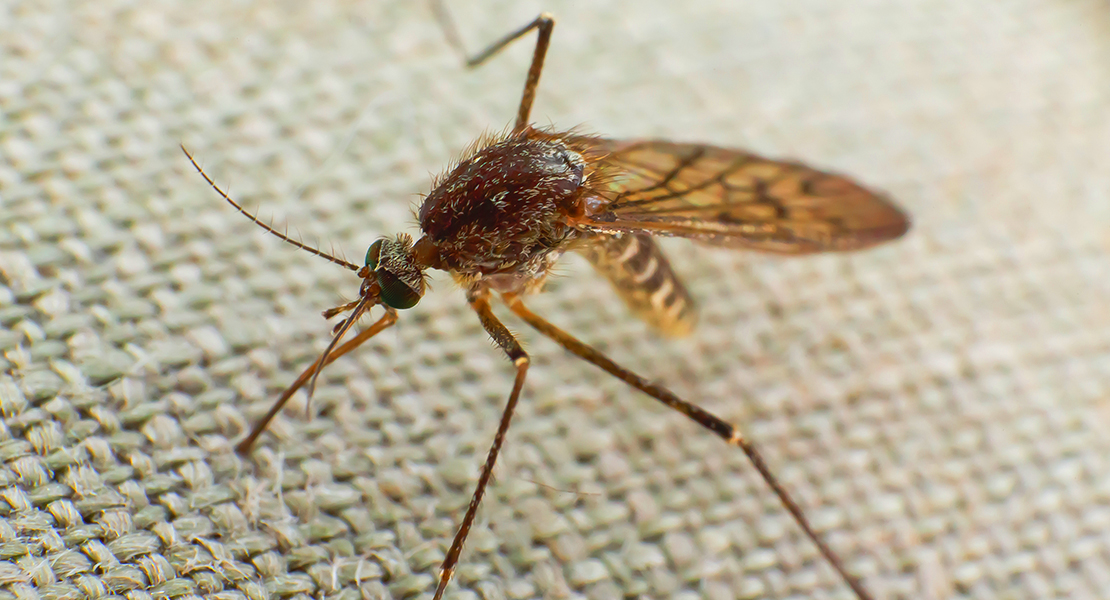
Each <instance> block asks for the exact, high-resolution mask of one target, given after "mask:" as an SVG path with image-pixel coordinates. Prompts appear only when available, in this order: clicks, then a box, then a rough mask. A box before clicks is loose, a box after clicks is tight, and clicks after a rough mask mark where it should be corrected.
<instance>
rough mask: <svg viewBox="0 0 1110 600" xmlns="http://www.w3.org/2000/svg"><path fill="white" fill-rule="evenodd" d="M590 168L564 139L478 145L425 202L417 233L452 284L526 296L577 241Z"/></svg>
mask: <svg viewBox="0 0 1110 600" xmlns="http://www.w3.org/2000/svg"><path fill="white" fill-rule="evenodd" d="M587 167H588V161H587V160H586V159H585V158H584V157H583V156H582V154H581V153H580V152H578V151H576V150H575V148H573V147H572V145H571V144H569V143H567V141H565V139H564V138H561V137H559V136H555V135H552V134H548V133H544V132H540V131H537V130H534V129H527V130H525V131H522V132H516V133H513V134H511V135H509V136H507V137H500V138H495V139H489V140H482V141H480V142H479V143H478V144H476V146H475V149H474V150H472V152H470V153H468V155H467V156H466V157H465V158H464V159H463V160H461V161H460V162H459V164H458V165H457V166H455V167H454V168H453V169H451V170H450V171H448V172H447V174H446V175H444V176H442V177H441V178H440V179H439V181H438V182H437V184H436V185H435V187H434V189H433V190H432V192H431V193H430V194H429V195H428V197H427V198H425V200H424V204H423V205H422V206H421V207H420V213H419V216H420V228H421V229H422V230H423V231H424V235H425V237H426V238H427V241H430V242H431V243H432V244H434V246H435V247H436V249H437V250H438V254H439V260H440V262H441V265H440V266H441V268H444V269H447V270H448V271H451V272H452V273H453V274H454V275H455V276H456V277H457V278H459V279H461V280H465V281H483V282H484V283H485V284H486V285H488V286H489V287H491V288H494V289H498V290H499V291H505V292H516V291H523V290H524V289H525V288H527V287H529V286H530V285H531V284H533V283H538V281H539V280H542V278H543V276H544V275H545V273H546V271H547V269H548V268H549V267H550V265H551V263H553V262H554V261H555V259H556V258H558V255H559V254H560V253H561V251H562V249H563V248H564V247H565V245H566V244H565V242H567V241H568V240H570V239H571V238H573V237H575V235H576V233H577V230H575V229H574V228H572V227H571V226H569V225H568V219H569V218H572V217H573V216H576V215H580V214H581V213H582V210H583V209H582V205H583V196H584V194H585V192H586V190H587V188H588V186H587V185H586V181H587V179H588V176H589V174H588V172H587V171H588V168H587ZM425 243H426V242H425Z"/></svg>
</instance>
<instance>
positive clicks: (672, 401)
mask: <svg viewBox="0 0 1110 600" xmlns="http://www.w3.org/2000/svg"><path fill="white" fill-rule="evenodd" d="M505 303H506V304H508V305H509V309H510V310H512V311H513V312H514V313H516V314H517V315H518V316H519V317H520V318H522V319H524V320H525V321H526V322H527V323H528V324H529V325H531V326H532V327H534V328H536V329H537V330H538V331H539V332H540V333H542V334H544V335H546V336H547V337H549V338H551V339H553V340H555V342H557V343H558V344H559V345H560V346H562V347H563V348H565V349H566V350H568V351H569V352H570V353H571V354H574V355H575V356H577V357H579V358H581V359H583V360H585V361H587V362H589V363H592V364H594V365H595V366H597V367H600V368H601V369H602V370H603V371H606V372H608V373H609V374H610V375H613V376H614V377H616V378H617V379H620V380H621V381H624V382H625V383H627V384H628V385H630V386H632V387H634V388H636V389H638V390H640V391H642V392H644V393H645V394H647V395H649V396H651V397H652V398H655V399H656V400H658V401H660V402H662V403H663V404H666V405H667V406H669V407H671V408H673V409H675V410H677V411H678V412H680V413H682V414H684V415H686V416H687V417H690V418H691V419H693V420H694V421H696V422H697V423H698V424H699V425H701V426H702V427H705V428H706V429H708V430H710V431H712V432H713V433H715V434H717V436H719V437H720V438H721V439H723V440H725V441H726V442H728V443H729V444H730V445H733V446H737V447H739V448H740V449H741V450H743V451H744V454H746V455H747V456H748V459H749V460H750V461H751V462H752V464H753V465H755V468H756V470H758V471H759V474H760V475H761V476H762V477H763V480H764V481H766V482H767V485H769V486H770V487H771V489H772V490H774V492H775V495H777V496H778V497H779V500H781V501H782V503H783V505H784V506H785V507H786V510H788V511H789V512H790V514H791V515H793V517H794V520H795V521H797V522H798V525H800V526H801V527H802V530H804V531H805V533H806V535H807V536H809V538H810V539H811V540H813V543H814V544H816V545H817V548H818V550H820V551H821V554H822V555H824V556H825V558H826V559H827V560H828V561H829V563H830V564H831V565H832V566H833V568H834V569H836V571H837V573H839V574H840V576H841V577H842V578H843V579H844V581H845V583H847V584H848V586H849V587H851V588H852V591H854V592H855V593H856V596H858V597H859V598H860V600H871V594H870V593H869V592H868V591H867V590H866V589H864V587H863V585H862V584H861V583H860V582H859V580H857V579H856V578H855V576H853V575H851V574H849V573H848V571H847V569H846V568H845V567H844V564H843V562H842V561H841V560H840V557H839V556H837V555H836V553H834V552H833V551H832V549H830V548H829V547H828V546H827V545H825V542H824V541H823V540H822V539H821V537H820V536H818V535H817V532H815V531H814V530H813V527H812V526H811V525H810V523H809V519H807V518H806V516H805V514H804V513H803V512H802V509H801V507H799V506H798V503H797V502H795V501H794V498H793V497H791V496H790V493H789V492H787V491H786V488H784V487H783V486H782V484H781V483H779V481H778V479H776V478H775V476H774V475H773V474H772V473H771V469H770V468H768V467H767V463H766V462H765V461H764V460H763V455H762V454H760V452H759V450H757V449H756V447H755V446H754V445H752V443H751V442H750V441H748V440H747V439H745V438H744V435H743V434H742V433H741V432H740V430H739V429H737V428H735V427H733V426H732V425H729V424H728V423H726V422H724V421H722V420H721V419H719V418H717V417H716V416H714V415H712V414H710V413H709V412H707V411H705V410H704V409H702V408H700V407H698V406H696V405H694V404H691V403H689V402H687V401H685V400H683V399H682V398H679V397H678V396H676V395H674V393H673V392H671V391H670V390H668V389H667V388H665V387H663V386H661V385H658V384H654V383H651V382H650V381H648V380H646V379H644V378H643V377H640V376H639V375H637V374H635V373H633V372H632V371H629V370H628V369H625V368H624V367H622V366H620V365H618V364H617V363H615V362H613V361H612V360H610V359H609V358H608V357H606V356H605V355H604V354H602V353H601V352H598V351H597V350H595V349H594V348H592V347H590V346H587V345H586V344H584V343H582V342H580V341H578V340H577V339H575V338H574V337H573V336H571V335H570V334H569V333H567V332H565V331H563V330H561V329H559V328H558V327H556V326H554V325H552V324H551V323H549V322H547V321H546V320H545V319H544V318H543V317H540V316H539V315H537V314H535V313H533V312H532V311H530V310H528V308H527V307H526V306H524V303H523V302H521V300H520V298H519V297H517V296H511V295H506V296H505Z"/></svg>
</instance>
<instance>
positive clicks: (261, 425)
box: [235, 309, 397, 454]
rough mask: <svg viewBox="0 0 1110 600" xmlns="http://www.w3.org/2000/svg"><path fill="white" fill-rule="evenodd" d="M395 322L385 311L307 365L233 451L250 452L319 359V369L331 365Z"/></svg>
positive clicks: (310, 377) (394, 318)
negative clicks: (344, 341) (322, 362)
mask: <svg viewBox="0 0 1110 600" xmlns="http://www.w3.org/2000/svg"><path fill="white" fill-rule="evenodd" d="M396 322H397V312H396V311H394V310H392V309H387V310H386V311H385V314H384V315H382V318H380V319H378V320H377V321H375V322H374V324H373V325H371V326H370V327H367V328H366V330H365V331H362V332H361V333H359V334H358V335H356V336H355V337H353V338H351V339H350V340H348V341H347V342H346V343H345V344H343V345H342V346H340V347H338V348H336V349H335V351H334V352H331V353H330V354H323V355H321V356H320V358H317V359H316V361H315V362H313V363H312V364H311V365H309V366H308V368H307V369H305V370H304V372H302V373H301V375H300V377H297V380H296V381H294V382H293V385H291V386H289V387H288V388H287V389H286V390H285V391H284V392H282V394H281V397H279V398H278V399H277V401H275V402H274V404H273V406H271V407H270V411H269V412H267V413H266V416H264V417H262V418H261V419H259V421H258V422H257V423H255V424H254V427H253V428H252V429H251V432H250V435H248V436H247V437H246V439H244V440H243V441H241V442H239V444H238V445H236V446H235V451H236V452H238V453H239V454H246V453H248V452H250V449H251V446H253V445H254V442H255V441H256V440H257V439H258V436H260V435H262V432H264V431H266V428H267V427H269V425H270V421H273V420H274V417H276V416H277V414H278V413H279V412H281V409H282V407H284V406H285V403H286V402H288V401H289V399H290V398H292V397H293V394H295V393H296V392H297V390H299V389H301V386H303V385H304V384H305V383H308V380H309V379H312V375H313V373H316V371H317V368H316V366H317V365H318V364H319V363H320V361H321V359H323V361H324V364H322V365H320V368H321V369H323V368H324V367H326V366H327V365H329V364H331V363H332V362H333V361H334V360H335V359H337V358H339V357H340V356H343V355H344V354H346V353H348V352H350V351H351V350H354V349H355V348H358V347H359V346H361V345H362V343H363V342H365V341H366V340H368V339H370V338H372V337H374V336H375V335H378V334H379V333H381V332H382V331H383V330H385V329H387V328H389V327H390V326H392V325H393V324H394V323H396Z"/></svg>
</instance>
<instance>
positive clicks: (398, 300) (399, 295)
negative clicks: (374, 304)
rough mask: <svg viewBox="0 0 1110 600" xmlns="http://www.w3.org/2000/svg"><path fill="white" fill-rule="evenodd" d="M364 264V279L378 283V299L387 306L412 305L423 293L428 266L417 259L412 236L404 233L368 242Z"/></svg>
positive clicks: (404, 306)
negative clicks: (365, 270)
mask: <svg viewBox="0 0 1110 600" xmlns="http://www.w3.org/2000/svg"><path fill="white" fill-rule="evenodd" d="M365 268H366V269H367V272H366V274H365V275H364V276H365V277H366V280H367V281H368V282H373V283H377V284H378V288H380V290H381V291H380V292H379V297H380V300H381V303H382V304H384V305H386V306H388V307H390V308H396V309H404V308H412V307H413V306H416V303H417V302H419V301H420V297H421V296H423V295H424V290H425V288H426V286H425V284H424V269H426V268H427V266H425V265H423V264H421V262H420V261H419V260H418V259H417V253H416V251H415V250H414V248H413V243H412V238H411V237H409V236H407V235H405V234H400V235H398V236H397V237H395V238H382V239H380V240H378V241H376V242H374V243H373V244H370V248H369V249H367V250H366V267H365Z"/></svg>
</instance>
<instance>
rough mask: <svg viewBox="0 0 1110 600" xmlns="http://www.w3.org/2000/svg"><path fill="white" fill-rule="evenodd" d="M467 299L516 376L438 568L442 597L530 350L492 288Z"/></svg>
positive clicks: (498, 449) (479, 500)
mask: <svg viewBox="0 0 1110 600" xmlns="http://www.w3.org/2000/svg"><path fill="white" fill-rule="evenodd" d="M467 300H468V301H469V302H470V306H471V308H473V309H474V312H476V313H478V318H479V319H481V321H482V327H484V328H485V330H486V332H487V333H489V336H490V337H491V338H493V341H494V342H496V343H497V345H498V346H501V349H502V350H504V351H505V354H507V355H508V356H509V360H511V361H512V362H513V367H515V368H516V379H515V380H514V381H513V391H512V392H510V393H509V401H508V403H506V404H505V410H504V411H503V412H502V413H501V423H500V424H499V425H498V426H497V434H496V435H494V436H493V444H492V445H491V446H490V448H489V454H487V455H486V464H484V465H483V466H482V472H481V474H480V475H479V476H478V485H477V487H475V488H474V495H473V496H472V497H471V498H470V506H468V507H467V509H466V516H464V517H463V520H462V523H461V524H460V525H459V531H458V532H457V533H456V534H455V539H453V540H451V548H450V549H449V550H448V551H447V556H446V557H445V558H444V559H443V565H442V566H441V567H440V571H439V586H438V587H436V593H435V597H434V599H433V600H439V599H440V598H442V597H443V590H444V589H446V588H447V583H448V582H449V581H451V576H452V575H453V574H454V573H455V565H457V564H458V563H459V554H460V553H461V552H462V547H463V543H464V542H465V541H466V536H467V535H469V534H470V528H471V526H473V525H474V517H475V516H476V515H477V513H478V505H479V504H481V503H482V496H483V495H485V493H486V486H487V485H489V480H490V477H491V476H493V465H494V463H496V462H497V455H498V453H500V452H501V444H502V443H503V442H504V441H505V433H506V432H507V431H508V430H509V423H510V422H511V421H512V419H513V411H514V410H515V409H516V403H517V400H519V399H520V390H521V389H522V388H523V387H524V376H525V374H527V373H528V362H529V361H528V354H526V353H525V352H524V349H523V348H521V347H520V344H519V343H518V342H517V341H516V338H514V337H513V334H512V333H510V332H509V330H508V328H506V327H505V325H503V324H502V323H501V321H499V320H498V319H497V317H496V316H494V314H493V311H492V310H490V305H489V292H488V291H486V290H472V291H471V292H470V293H469V294H468V297H467Z"/></svg>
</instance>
